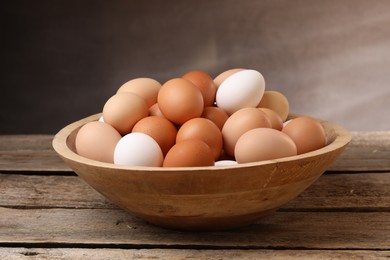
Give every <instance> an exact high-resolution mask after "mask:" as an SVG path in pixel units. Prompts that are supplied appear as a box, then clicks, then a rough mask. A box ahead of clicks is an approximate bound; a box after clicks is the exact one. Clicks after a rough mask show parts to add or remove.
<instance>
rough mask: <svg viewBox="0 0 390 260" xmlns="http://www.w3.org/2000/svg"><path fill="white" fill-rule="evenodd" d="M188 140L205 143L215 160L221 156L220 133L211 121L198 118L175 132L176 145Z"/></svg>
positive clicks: (189, 121)
mask: <svg viewBox="0 0 390 260" xmlns="http://www.w3.org/2000/svg"><path fill="white" fill-rule="evenodd" d="M190 139H198V140H201V141H203V142H205V143H206V144H207V145H208V146H209V147H210V149H211V151H212V152H213V155H214V159H215V160H216V159H218V157H219V156H220V155H221V151H222V133H221V130H219V128H218V126H217V125H216V124H214V123H213V122H212V121H210V120H208V119H206V118H201V117H198V118H193V119H190V120H188V121H187V122H185V123H184V124H183V125H182V126H181V127H180V128H179V131H178V132H177V135H176V143H179V142H182V141H184V140H190Z"/></svg>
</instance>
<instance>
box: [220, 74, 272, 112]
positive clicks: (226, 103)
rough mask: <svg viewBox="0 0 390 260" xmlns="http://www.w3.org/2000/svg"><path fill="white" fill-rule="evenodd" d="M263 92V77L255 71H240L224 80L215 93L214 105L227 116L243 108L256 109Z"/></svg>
mask: <svg viewBox="0 0 390 260" xmlns="http://www.w3.org/2000/svg"><path fill="white" fill-rule="evenodd" d="M264 90H265V81H264V77H263V75H261V73H260V72H258V71H256V70H242V71H239V72H236V73H234V74H233V75H231V76H230V77H228V78H227V79H225V80H224V81H223V82H222V84H221V85H220V86H219V88H218V90H217V93H216V104H217V106H218V107H220V108H222V109H223V110H224V111H225V112H226V113H227V114H228V115H231V114H233V113H234V112H236V111H238V110H240V109H241V108H245V107H256V106H257V105H258V104H259V102H260V100H261V98H262V96H263V94H264Z"/></svg>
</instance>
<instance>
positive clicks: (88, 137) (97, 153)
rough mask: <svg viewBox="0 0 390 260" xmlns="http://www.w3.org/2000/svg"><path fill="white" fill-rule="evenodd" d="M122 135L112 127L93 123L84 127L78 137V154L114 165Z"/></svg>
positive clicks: (97, 122) (98, 122) (76, 144)
mask: <svg viewBox="0 0 390 260" xmlns="http://www.w3.org/2000/svg"><path fill="white" fill-rule="evenodd" d="M121 137H122V136H121V135H120V134H119V133H118V131H116V130H115V128H113V127H112V126H111V125H109V124H106V123H104V122H100V121H93V122H89V123H86V124H85V125H83V126H82V127H81V128H80V130H79V131H78V133H77V135H76V140H75V146H76V152H77V154H79V155H81V156H83V157H86V158H89V159H92V160H96V161H100V162H107V163H113V162H114V150H115V146H116V144H117V143H118V142H119V140H120V139H121Z"/></svg>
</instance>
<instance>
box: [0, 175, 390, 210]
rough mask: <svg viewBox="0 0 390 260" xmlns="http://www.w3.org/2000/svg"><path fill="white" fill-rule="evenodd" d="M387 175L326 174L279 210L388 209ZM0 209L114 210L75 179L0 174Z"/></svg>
mask: <svg viewBox="0 0 390 260" xmlns="http://www.w3.org/2000/svg"><path fill="white" fill-rule="evenodd" d="M388 187H390V174H389V173H360V174H341V173H340V174H325V175H323V176H321V177H320V178H319V179H318V180H317V181H316V182H315V183H314V184H313V185H312V186H310V187H309V188H308V189H307V190H306V191H304V192H303V193H302V194H301V195H299V196H298V197H297V198H296V199H294V200H292V201H291V202H289V203H288V204H286V205H285V206H284V207H283V208H282V210H292V211H294V210H295V211H302V210H322V211H323V210H343V211H380V210H384V209H385V210H389V209H390V189H389V188H388ZM0 194H1V196H0V206H3V207H13V208H76V209H77V208H90V209H93V208H97V209H99V208H101V209H104V208H105V209H108V208H116V206H114V205H113V204H112V203H110V202H108V201H107V200H106V199H105V198H104V197H103V196H102V195H100V194H99V193H98V192H96V191H95V190H94V189H92V188H91V187H90V186H89V185H88V184H86V183H85V182H84V181H83V180H82V179H81V178H79V177H77V176H56V175H48V176H40V175H31V176H30V175H18V174H0Z"/></svg>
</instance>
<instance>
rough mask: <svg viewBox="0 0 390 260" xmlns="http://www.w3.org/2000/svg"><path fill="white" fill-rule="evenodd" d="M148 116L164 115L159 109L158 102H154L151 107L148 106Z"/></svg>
mask: <svg viewBox="0 0 390 260" xmlns="http://www.w3.org/2000/svg"><path fill="white" fill-rule="evenodd" d="M149 116H160V117H164V115H163V113H161V110H160V108H159V107H158V103H155V104H153V105H152V106H151V107H149Z"/></svg>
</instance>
